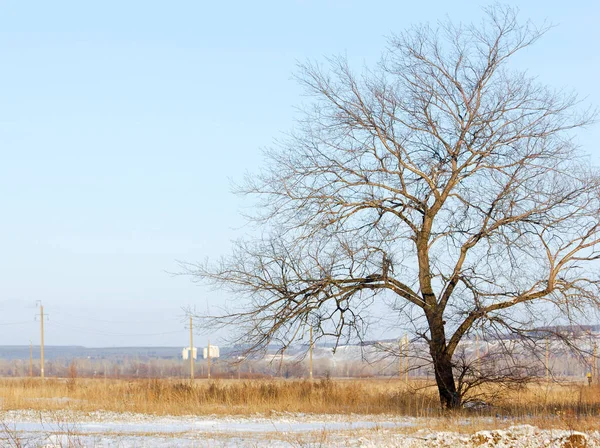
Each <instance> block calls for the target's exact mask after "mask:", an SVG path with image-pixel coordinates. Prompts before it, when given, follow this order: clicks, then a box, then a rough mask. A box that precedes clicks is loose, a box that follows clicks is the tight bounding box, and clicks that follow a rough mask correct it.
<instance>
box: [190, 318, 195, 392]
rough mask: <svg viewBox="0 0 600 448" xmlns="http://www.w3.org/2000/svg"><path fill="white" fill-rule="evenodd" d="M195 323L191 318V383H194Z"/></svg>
mask: <svg viewBox="0 0 600 448" xmlns="http://www.w3.org/2000/svg"><path fill="white" fill-rule="evenodd" d="M193 325H194V323H193V321H192V316H190V381H191V382H192V383H193V382H194V327H193Z"/></svg>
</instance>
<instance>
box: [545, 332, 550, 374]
mask: <svg viewBox="0 0 600 448" xmlns="http://www.w3.org/2000/svg"><path fill="white" fill-rule="evenodd" d="M546 381H550V342H549V341H548V338H546Z"/></svg>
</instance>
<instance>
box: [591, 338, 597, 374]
mask: <svg viewBox="0 0 600 448" xmlns="http://www.w3.org/2000/svg"><path fill="white" fill-rule="evenodd" d="M592 379H593V381H594V382H596V383H597V382H598V344H597V343H596V342H594V354H593V356H592Z"/></svg>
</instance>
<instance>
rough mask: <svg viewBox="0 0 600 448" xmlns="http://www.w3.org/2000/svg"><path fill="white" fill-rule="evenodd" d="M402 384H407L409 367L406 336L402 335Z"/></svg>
mask: <svg viewBox="0 0 600 448" xmlns="http://www.w3.org/2000/svg"><path fill="white" fill-rule="evenodd" d="M404 363H405V367H404V382H405V383H406V384H408V370H409V368H410V366H409V365H408V335H407V334H405V335H404Z"/></svg>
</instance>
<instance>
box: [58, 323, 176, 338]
mask: <svg viewBox="0 0 600 448" xmlns="http://www.w3.org/2000/svg"><path fill="white" fill-rule="evenodd" d="M129 323H131V322H129ZM49 325H51V326H57V327H61V328H68V329H71V330H75V331H79V332H83V333H90V334H97V335H100V336H162V335H166V334H177V333H181V330H175V331H163V332H159V333H120V332H111V331H106V330H98V329H94V328H89V327H78V326H74V325H69V324H64V323H62V322H57V321H52V322H49Z"/></svg>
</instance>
